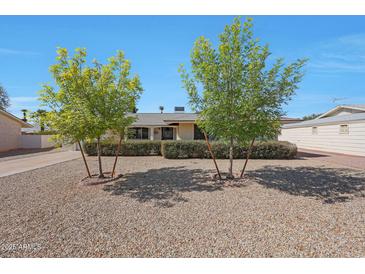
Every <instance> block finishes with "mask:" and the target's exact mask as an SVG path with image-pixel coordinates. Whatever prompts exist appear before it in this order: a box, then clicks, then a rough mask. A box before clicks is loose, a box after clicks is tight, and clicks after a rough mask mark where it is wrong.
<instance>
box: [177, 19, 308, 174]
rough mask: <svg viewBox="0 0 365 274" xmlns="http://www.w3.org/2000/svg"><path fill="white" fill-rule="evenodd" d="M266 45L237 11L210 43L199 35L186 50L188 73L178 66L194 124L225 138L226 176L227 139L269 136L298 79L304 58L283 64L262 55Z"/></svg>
mask: <svg viewBox="0 0 365 274" xmlns="http://www.w3.org/2000/svg"><path fill="white" fill-rule="evenodd" d="M269 56H270V51H269V47H268V45H261V44H260V42H259V39H256V38H255V37H254V36H253V24H252V19H251V18H248V19H247V20H246V21H245V22H244V24H242V22H241V19H240V18H239V17H237V18H235V19H234V22H233V24H232V25H227V26H226V27H225V29H224V32H223V33H222V34H221V35H220V36H219V45H218V46H217V48H214V47H213V45H212V43H211V42H210V41H209V40H208V39H207V38H205V37H203V36H202V37H199V38H198V39H197V40H196V42H195V43H194V46H193V49H192V52H191V71H190V73H189V72H188V71H187V70H186V69H185V68H184V67H183V66H181V67H180V72H181V76H182V81H183V85H184V87H185V89H186V90H187V92H188V95H189V103H190V105H191V107H192V109H193V110H194V111H196V112H198V113H199V118H198V125H199V127H201V128H202V129H203V130H204V131H206V132H207V133H208V134H209V135H213V136H215V137H217V138H219V139H220V140H224V141H228V142H230V144H231V149H230V160H231V164H230V168H229V177H232V176H233V174H232V164H233V143H234V142H238V143H240V144H247V143H249V142H251V141H252V139H254V138H257V137H260V136H267V137H273V136H275V135H276V134H277V133H278V131H279V128H280V117H281V115H283V114H284V111H283V108H282V106H283V105H284V104H286V103H287V102H288V101H289V100H290V98H291V96H292V95H293V94H294V92H295V90H296V89H297V88H298V83H299V82H300V81H301V79H302V76H303V73H302V67H303V66H304V64H305V62H306V60H305V59H298V60H296V61H295V62H293V63H291V64H289V65H284V61H283V59H277V60H276V61H274V62H271V61H269V60H268V57H269Z"/></svg>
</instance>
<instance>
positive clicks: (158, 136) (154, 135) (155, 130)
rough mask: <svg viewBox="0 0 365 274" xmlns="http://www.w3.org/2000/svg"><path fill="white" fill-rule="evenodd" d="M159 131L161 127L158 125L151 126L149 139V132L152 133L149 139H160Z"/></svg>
mask: <svg viewBox="0 0 365 274" xmlns="http://www.w3.org/2000/svg"><path fill="white" fill-rule="evenodd" d="M152 131H153V132H152ZM161 133H162V131H161V128H159V127H155V128H151V129H150V139H151V134H153V139H151V140H161Z"/></svg>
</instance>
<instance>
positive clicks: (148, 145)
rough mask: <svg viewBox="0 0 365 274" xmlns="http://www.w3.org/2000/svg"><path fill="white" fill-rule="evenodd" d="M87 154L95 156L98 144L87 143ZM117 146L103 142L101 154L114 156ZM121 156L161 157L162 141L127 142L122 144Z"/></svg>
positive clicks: (85, 147) (85, 146)
mask: <svg viewBox="0 0 365 274" xmlns="http://www.w3.org/2000/svg"><path fill="white" fill-rule="evenodd" d="M84 149H85V152H86V153H87V154H88V155H92V156H95V155H97V152H96V143H85V144H84ZM116 149H117V144H115V143H110V142H102V144H101V153H102V155H103V156H114V155H115V152H116ZM119 155H121V156H154V155H161V141H126V142H122V145H121V148H120V152H119Z"/></svg>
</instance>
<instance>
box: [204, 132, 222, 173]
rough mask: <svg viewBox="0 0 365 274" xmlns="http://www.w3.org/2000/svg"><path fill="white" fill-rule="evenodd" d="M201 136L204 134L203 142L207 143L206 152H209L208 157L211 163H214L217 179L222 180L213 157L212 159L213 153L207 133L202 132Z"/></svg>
mask: <svg viewBox="0 0 365 274" xmlns="http://www.w3.org/2000/svg"><path fill="white" fill-rule="evenodd" d="M203 134H204V138H205V142H206V143H207V146H208V150H209V153H210V156H211V157H212V159H213V162H214V165H215V169H216V170H217V173H218V177H219V179H220V180H222V176H221V173H220V172H219V168H218V165H217V162H216V161H215V157H214V154H213V151H212V147H211V146H210V143H209V140H208V136H207V133H206V132H205V131H203Z"/></svg>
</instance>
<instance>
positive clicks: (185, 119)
mask: <svg viewBox="0 0 365 274" xmlns="http://www.w3.org/2000/svg"><path fill="white" fill-rule="evenodd" d="M133 115H135V116H136V118H137V120H136V121H135V122H134V123H133V124H132V126H131V127H130V128H129V131H130V134H129V136H128V138H129V139H142V140H202V139H204V135H203V133H202V132H201V130H200V129H199V127H197V125H196V119H197V117H198V114H196V113H187V112H185V111H184V107H175V112H174V113H135V114H133ZM298 121H301V120H300V119H296V118H288V117H283V118H282V119H281V122H282V124H288V123H293V122H298Z"/></svg>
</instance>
